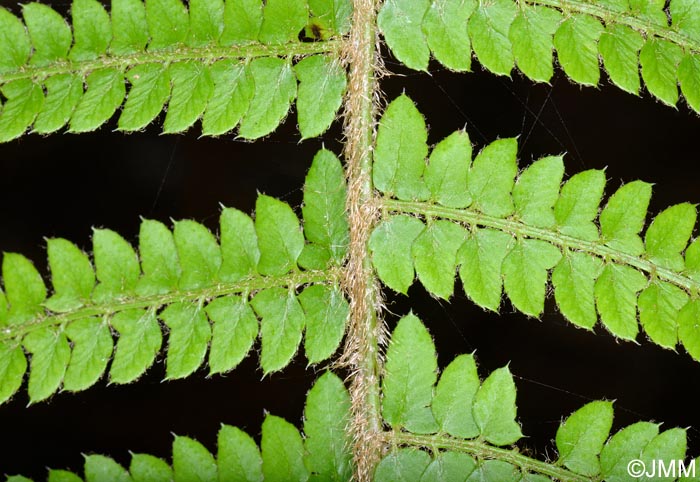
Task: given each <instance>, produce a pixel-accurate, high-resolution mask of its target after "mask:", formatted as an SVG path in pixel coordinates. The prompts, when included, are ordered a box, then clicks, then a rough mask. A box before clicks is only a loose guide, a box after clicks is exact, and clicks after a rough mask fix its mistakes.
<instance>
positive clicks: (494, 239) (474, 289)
mask: <svg viewBox="0 0 700 482" xmlns="http://www.w3.org/2000/svg"><path fill="white" fill-rule="evenodd" d="M513 242H514V240H513V237H512V236H510V235H508V234H506V233H503V232H501V231H496V230H493V229H480V230H478V231H477V232H475V233H472V235H471V236H470V237H469V238H468V239H467V240H466V241H465V243H464V245H463V246H462V247H461V248H460V251H459V254H458V255H457V256H458V259H459V264H461V267H460V270H459V276H460V278H461V280H462V285H463V286H464V291H465V292H466V294H467V296H469V298H471V299H472V301H474V303H476V304H477V305H479V306H481V307H482V308H487V309H489V310H492V311H497V310H498V307H499V305H500V304H501V293H502V289H501V288H502V286H503V280H502V276H501V267H502V265H503V260H504V259H505V257H506V256H507V255H508V253H509V252H510V250H511V247H512V246H513Z"/></svg>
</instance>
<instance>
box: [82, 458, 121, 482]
mask: <svg viewBox="0 0 700 482" xmlns="http://www.w3.org/2000/svg"><path fill="white" fill-rule="evenodd" d="M85 481H86V482H108V481H113V482H131V477H129V473H128V472H127V471H126V469H124V467H122V466H121V465H119V464H118V463H117V462H115V461H114V460H113V459H111V458H109V457H105V456H104V455H86V456H85Z"/></svg>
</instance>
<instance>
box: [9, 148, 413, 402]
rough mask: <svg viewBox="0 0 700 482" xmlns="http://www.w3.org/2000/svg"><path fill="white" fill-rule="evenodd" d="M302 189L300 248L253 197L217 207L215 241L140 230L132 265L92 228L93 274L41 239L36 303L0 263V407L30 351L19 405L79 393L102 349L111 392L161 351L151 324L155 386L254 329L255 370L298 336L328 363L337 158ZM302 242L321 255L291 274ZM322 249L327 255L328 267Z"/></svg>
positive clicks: (222, 360)
mask: <svg viewBox="0 0 700 482" xmlns="http://www.w3.org/2000/svg"><path fill="white" fill-rule="evenodd" d="M306 186H307V189H306V190H307V193H306V195H305V200H306V202H307V203H309V204H313V205H314V206H318V210H314V209H308V208H306V207H305V208H303V211H304V214H305V216H306V218H307V223H306V224H307V226H306V231H307V232H308V236H309V238H308V239H307V238H305V237H304V234H303V232H302V229H301V226H300V223H299V219H298V218H297V217H296V215H295V214H294V211H293V210H292V209H291V208H290V207H289V206H288V205H286V204H285V203H282V202H281V201H277V200H275V199H273V198H270V197H267V196H260V198H259V200H258V204H257V214H256V217H255V221H253V219H251V218H250V217H249V216H247V215H245V214H243V213H241V212H240V211H237V210H235V209H226V208H224V210H223V211H222V214H221V223H220V233H221V244H219V242H218V240H217V238H216V237H215V236H214V234H212V233H211V232H210V231H209V230H208V229H207V228H205V227H204V226H202V225H201V224H198V223H196V222H194V221H189V220H185V221H177V222H175V223H174V230H173V232H171V231H170V230H169V229H168V228H167V227H166V226H164V225H163V224H161V223H159V222H157V221H150V220H144V221H143V223H142V225H141V229H140V240H139V251H140V253H139V255H137V253H136V251H135V250H134V249H133V248H132V247H131V245H130V244H129V243H128V242H127V241H126V240H125V239H124V238H122V237H121V236H119V235H118V234H117V233H115V232H113V231H110V230H108V229H95V230H94V235H93V249H94V271H93V263H91V261H90V259H89V257H88V256H87V255H86V254H84V253H83V252H82V251H81V250H80V249H79V248H77V247H76V246H75V245H73V244H71V243H70V242H68V241H66V240H63V239H53V240H49V241H48V251H49V267H50V269H51V273H52V275H53V286H54V292H53V293H52V294H51V296H50V297H49V298H48V299H47V290H46V286H45V285H44V281H43V280H42V279H41V276H40V275H39V273H38V272H37V270H36V268H34V266H33V265H32V263H31V262H30V261H29V260H27V259H26V258H24V257H22V256H21V255H17V254H6V255H5V256H4V259H3V278H4V286H5V291H6V294H5V292H2V291H0V327H2V328H3V330H2V331H0V336H1V338H0V374H2V375H3V379H2V384H0V402H4V401H6V400H7V399H9V398H10V397H11V396H12V395H13V394H14V393H15V392H16V391H17V390H18V388H19V386H20V385H21V383H22V379H23V375H24V372H26V370H27V359H26V357H25V354H24V351H26V352H28V353H31V354H32V355H33V356H32V365H31V367H30V370H29V371H30V373H29V380H30V382H29V387H30V390H29V391H30V397H31V399H32V402H35V401H39V400H43V399H45V398H47V397H48V396H50V395H51V394H52V393H54V392H55V391H56V390H58V389H59V387H60V386H61V384H62V385H63V388H64V389H65V390H70V391H78V390H83V389H86V388H88V387H89V386H91V385H93V384H94V383H96V382H97V381H98V380H99V379H100V378H101V377H102V375H103V374H104V373H105V372H106V371H107V367H108V365H109V361H110V358H111V357H112V352H114V359H113V360H112V363H111V367H110V369H109V377H110V380H111V382H114V383H119V384H123V383H130V382H132V381H134V380H136V379H137V378H139V377H140V376H141V375H142V374H143V373H144V372H145V371H146V370H147V369H148V368H149V367H150V366H151V365H152V364H153V363H154V361H155V358H156V356H157V354H158V353H159V351H160V349H161V345H162V344H163V331H162V328H161V326H160V325H159V320H160V321H161V322H162V323H163V324H164V325H166V327H167V328H168V330H167V332H168V349H167V354H166V356H165V364H166V378H167V379H175V378H181V377H185V376H188V375H190V374H192V373H193V372H194V371H195V370H197V369H198V368H199V367H200V366H201V365H202V364H203V363H204V362H205V360H207V353H208V352H209V353H208V355H209V356H208V363H209V371H210V373H212V374H213V373H225V372H227V371H230V370H232V369H233V368H235V367H236V366H237V365H238V364H239V363H240V362H241V361H242V360H243V359H244V358H245V357H246V356H247V354H248V353H249V351H250V350H251V348H252V345H253V343H254V341H255V339H256V338H257V336H258V333H259V332H260V334H261V339H262V353H261V359H260V363H261V366H262V367H263V370H264V371H265V372H266V373H269V372H272V371H277V370H280V369H282V368H284V367H285V366H286V365H287V364H288V363H289V362H290V360H291V358H292V357H293V356H294V354H295V353H296V352H297V350H298V347H299V344H300V341H301V337H302V334H303V332H304V328H305V327H306V328H307V329H306V339H305V351H306V357H307V359H308V361H309V362H310V363H312V364H315V363H320V362H322V361H324V360H326V359H327V358H329V357H330V356H332V354H333V353H334V352H335V351H336V350H337V349H338V346H339V345H340V342H341V340H342V338H343V335H344V333H345V324H346V322H347V318H348V312H349V306H348V302H347V301H346V299H345V297H344V295H343V293H342V291H341V290H340V285H339V277H338V273H339V268H338V264H339V263H340V262H342V260H343V259H344V257H345V250H346V249H347V242H348V241H347V240H348V232H347V230H348V224H347V220H346V219H345V206H344V197H345V195H344V193H345V191H346V186H345V180H344V177H343V175H342V169H341V166H340V163H339V161H338V159H337V158H336V157H335V156H334V155H333V154H331V153H330V152H328V151H321V152H320V153H319V155H318V156H316V159H315V161H314V163H313V169H312V170H311V171H310V173H309V178H308V179H307V183H306ZM416 222H418V224H419V225H420V229H421V230H422V226H423V225H422V223H421V222H420V221H418V220H416ZM305 245H306V246H307V247H308V246H312V247H322V248H323V249H324V250H326V251H327V252H328V253H329V254H328V256H326V257H325V258H323V259H322V262H319V263H317V265H316V266H315V267H314V269H313V270H309V269H306V268H303V269H302V268H300V267H299V266H297V262H298V260H299V259H300V255H301V253H302V250H304V246H305ZM330 253H334V254H335V256H336V258H335V260H334V261H332V262H331V259H330ZM266 263H267V264H266ZM409 263H412V261H411V259H410V251H409ZM412 269H413V268H412V265H411V270H412ZM411 272H413V271H411ZM96 283H97V285H96ZM258 319H260V320H261V321H258ZM112 329H113V332H114V334H115V335H116V341H115V340H114V338H113V337H112ZM210 344H211V349H210ZM22 345H23V346H24V350H23V349H22V347H21V346H22Z"/></svg>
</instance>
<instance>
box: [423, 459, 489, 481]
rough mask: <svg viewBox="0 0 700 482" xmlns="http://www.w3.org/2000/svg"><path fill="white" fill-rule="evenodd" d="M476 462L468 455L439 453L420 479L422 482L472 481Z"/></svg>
mask: <svg viewBox="0 0 700 482" xmlns="http://www.w3.org/2000/svg"><path fill="white" fill-rule="evenodd" d="M476 465H477V464H476V462H475V461H474V459H473V458H471V457H470V456H469V455H467V454H462V453H459V452H439V453H438V454H436V456H435V457H434V458H433V460H432V462H430V465H428V467H427V468H426V469H425V471H424V472H423V475H422V476H421V478H420V481H421V482H439V481H441V480H445V481H456V480H471V479H470V475H471V474H472V473H473V472H474V470H475V469H476Z"/></svg>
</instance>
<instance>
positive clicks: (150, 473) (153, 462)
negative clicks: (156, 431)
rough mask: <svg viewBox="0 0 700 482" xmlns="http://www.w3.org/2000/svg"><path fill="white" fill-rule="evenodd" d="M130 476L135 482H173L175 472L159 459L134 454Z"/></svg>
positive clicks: (130, 466)
mask: <svg viewBox="0 0 700 482" xmlns="http://www.w3.org/2000/svg"><path fill="white" fill-rule="evenodd" d="M129 475H131V479H132V480H133V481H134V482H168V481H170V480H173V470H172V469H171V468H170V466H169V465H168V464H166V463H165V462H164V461H163V460H161V459H159V458H158V457H154V456H152V455H147V454H132V455H131V465H129Z"/></svg>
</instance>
